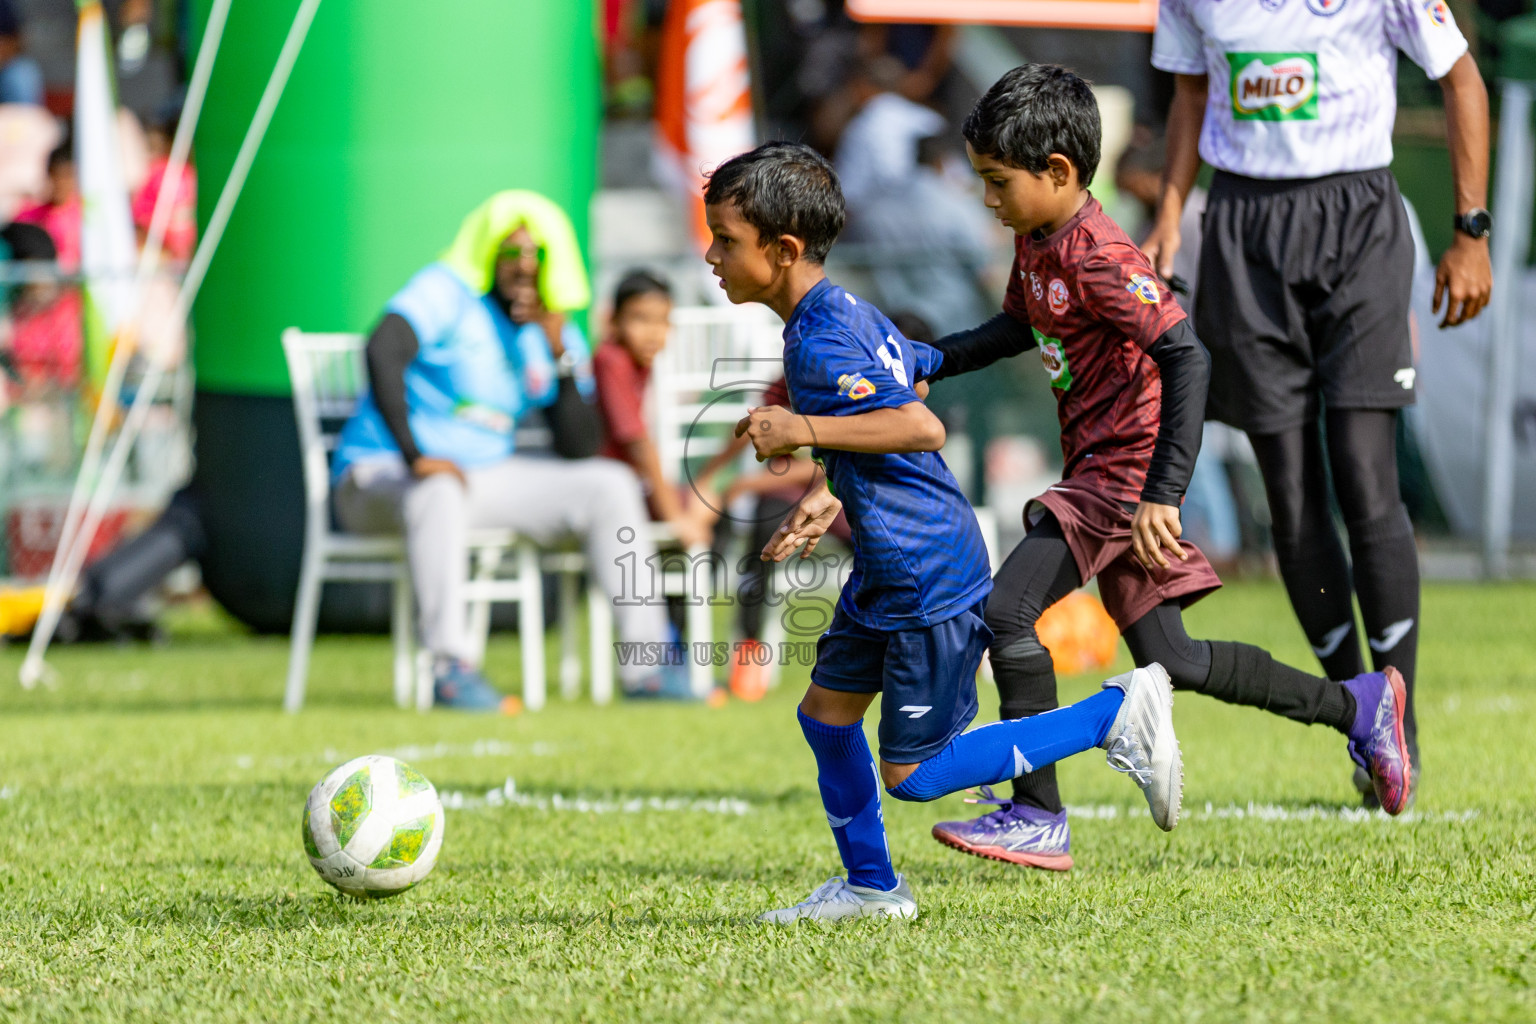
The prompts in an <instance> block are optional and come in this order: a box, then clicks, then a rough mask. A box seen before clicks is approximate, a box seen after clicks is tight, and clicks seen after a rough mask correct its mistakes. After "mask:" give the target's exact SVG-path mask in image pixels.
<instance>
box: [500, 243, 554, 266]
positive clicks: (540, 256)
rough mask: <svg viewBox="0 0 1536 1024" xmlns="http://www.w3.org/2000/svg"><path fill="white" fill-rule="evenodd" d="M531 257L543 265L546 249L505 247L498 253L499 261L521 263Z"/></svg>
mask: <svg viewBox="0 0 1536 1024" xmlns="http://www.w3.org/2000/svg"><path fill="white" fill-rule="evenodd" d="M530 256H532V257H533V258H534V259H536V260H538V261H539V262H540V263H543V262H544V247H543V246H542V245H539V246H531V245H504V246H502V247H501V248H500V249H498V250H497V252H496V258H497V259H498V260H517V261H519V262H521V261H522V260H525V259H527V258H528V257H530Z"/></svg>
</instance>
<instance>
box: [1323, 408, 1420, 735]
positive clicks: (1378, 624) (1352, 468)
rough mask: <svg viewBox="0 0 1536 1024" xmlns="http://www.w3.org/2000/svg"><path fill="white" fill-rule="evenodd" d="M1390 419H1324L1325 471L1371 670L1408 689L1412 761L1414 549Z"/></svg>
mask: <svg viewBox="0 0 1536 1024" xmlns="http://www.w3.org/2000/svg"><path fill="white" fill-rule="evenodd" d="M1397 417H1398V413H1397V410H1395V409H1337V410H1334V411H1331V412H1329V413H1328V416H1327V420H1328V465H1329V467H1330V468H1331V469H1332V471H1333V489H1334V493H1335V494H1336V495H1337V496H1338V499H1339V508H1340V509H1341V510H1342V511H1343V513H1344V528H1345V531H1346V532H1347V533H1348V534H1349V553H1350V557H1351V560H1352V561H1353V563H1354V572H1353V576H1354V583H1355V595H1356V596H1357V597H1358V598H1359V599H1360V617H1361V619H1362V620H1364V622H1365V633H1366V641H1367V643H1368V644H1369V646H1370V649H1371V666H1372V667H1373V668H1374V669H1375V670H1376V671H1378V672H1379V671H1381V670H1382V669H1383V668H1385V667H1387V666H1388V665H1391V666H1393V667H1394V668H1396V669H1397V670H1398V671H1399V672H1401V673H1402V674H1403V682H1404V683H1405V684H1406V686H1407V688H1408V706H1407V709H1406V712H1405V714H1404V716H1403V728H1404V731H1405V732H1406V733H1407V735H1408V742H1409V745H1410V746H1411V747H1412V749H1413V750H1414V752H1415V754H1417V751H1418V719H1417V716H1416V715H1415V713H1414V699H1413V696H1414V680H1415V675H1416V673H1417V670H1418V656H1419V550H1418V546H1417V545H1416V544H1415V543H1414V540H1413V524H1412V523H1411V522H1409V519H1408V509H1407V507H1406V506H1405V505H1404V504H1403V500H1402V492H1401V490H1400V488H1399V484H1398V476H1397ZM1415 761H1417V757H1415Z"/></svg>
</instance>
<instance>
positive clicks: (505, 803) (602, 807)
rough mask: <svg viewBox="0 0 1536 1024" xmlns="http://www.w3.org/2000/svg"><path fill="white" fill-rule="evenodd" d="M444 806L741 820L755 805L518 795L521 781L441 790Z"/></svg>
mask: <svg viewBox="0 0 1536 1024" xmlns="http://www.w3.org/2000/svg"><path fill="white" fill-rule="evenodd" d="M437 795H438V797H439V798H441V799H442V801H443V806H444V807H446V808H449V809H451V810H455V811H467V810H478V809H481V808H489V807H522V808H527V809H529V810H535V811H557V812H567V811H569V812H575V813H577V814H648V813H651V812H670V813H676V812H680V811H681V812H693V813H696V814H730V815H735V816H737V817H740V816H741V815H744V814H749V813H751V811H752V805H751V804H750V803H748V802H747V801H745V800H742V799H739V798H737V797H729V796H728V797H719V798H710V797H687V796H668V797H661V796H640V795H635V796H624V795H619V796H612V797H605V798H601V799H591V798H588V797H580V796H565V795H564V794H561V793H550V794H547V795H546V794H542V793H539V794H535V793H522V792H519V791H518V788H517V780H516V779H513V778H511V777H510V776H509V777H508V778H507V781H506V782H504V783H502V784H501V785H500V786H498V787H497V788H495V789H489V790H486V791H485V792H484V793H464V792H460V791H459V790H454V789H450V790H439V791H438V794H437Z"/></svg>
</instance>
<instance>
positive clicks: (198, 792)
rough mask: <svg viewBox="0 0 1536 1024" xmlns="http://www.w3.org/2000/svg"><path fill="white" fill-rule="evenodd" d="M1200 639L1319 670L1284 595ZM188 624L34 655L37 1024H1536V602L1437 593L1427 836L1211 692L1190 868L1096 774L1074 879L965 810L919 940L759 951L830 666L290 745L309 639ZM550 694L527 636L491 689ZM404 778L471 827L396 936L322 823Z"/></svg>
mask: <svg viewBox="0 0 1536 1024" xmlns="http://www.w3.org/2000/svg"><path fill="white" fill-rule="evenodd" d="M1190 620H1191V632H1192V633H1194V634H1195V635H1205V636H1211V637H1225V638H1239V637H1241V638H1245V639H1251V640H1254V641H1256V642H1259V643H1263V644H1265V645H1267V646H1270V647H1271V648H1272V649H1273V650H1274V651H1275V653H1276V654H1277V655H1278V656H1280V657H1283V658H1286V659H1288V660H1290V661H1292V662H1293V663H1295V664H1303V665H1305V664H1309V661H1308V658H1309V655H1308V653H1307V651H1306V648H1305V647H1304V645H1303V642H1302V640H1301V638H1300V634H1299V631H1298V630H1297V628H1296V627H1295V625H1294V622H1293V620H1292V618H1291V615H1290V612H1289V610H1288V607H1287V606H1286V604H1285V600H1284V596H1283V594H1282V592H1281V590H1280V589H1279V588H1278V587H1277V586H1274V585H1257V584H1247V585H1240V586H1234V587H1230V588H1228V590H1227V591H1225V592H1224V593H1223V594H1221V595H1219V596H1218V597H1216V598H1214V599H1212V600H1210V601H1207V602H1205V603H1204V604H1203V605H1201V606H1199V607H1197V608H1196V609H1195V610H1194V611H1193V612H1192V613H1191V615H1190ZM172 621H173V625H174V627H175V628H174V639H173V641H172V643H171V644H170V645H169V646H167V647H165V648H163V649H156V650H149V649H110V648H91V649H87V648H76V649H63V650H59V651H57V652H55V653H54V654H53V656H52V663H53V664H54V666H55V667H56V668H57V669H58V670H59V673H60V676H61V681H60V684H59V686H58V687H57V688H56V689H54V690H52V691H48V692H41V691H40V692H35V693H24V692H21V691H20V690H19V689H17V688H16V687H15V685H14V679H15V672H16V668H17V665H18V663H19V661H20V655H21V652H20V649H19V648H15V647H12V648H8V649H5V650H3V651H0V834H3V836H4V840H3V842H0V1020H4V1021H7V1022H11V1021H33V1020H65V1021H96V1020H141V1021H165V1020H209V1021H251V1020H273V1021H299V1020H324V1021H382V1020H402V1021H437V1020H462V1021H487V1020H523V1019H526V1020H593V1021H606V1020H681V1021H688V1022H691V1024H699V1022H705V1021H715V1020H752V1021H788V1020H807V1021H812V1020H813V1021H827V1020H858V1021H862V1020H914V1021H915V1020H937V1019H951V1020H960V1019H964V1020H975V1021H991V1020H997V1021H1002V1020H1008V1021H1051V1020H1092V1021H1183V1020H1212V1021H1216V1020H1322V1019H1337V1020H1350V1021H1411V1020H1456V1021H1479V1022H1481V1021H1495V1020H1511V1021H1514V1020H1522V1021H1529V1020H1532V1019H1536V994H1533V992H1532V985H1533V984H1536V920H1533V914H1536V880H1533V875H1536V857H1533V852H1532V851H1533V848H1536V806H1533V804H1536V757H1533V756H1532V751H1531V747H1530V746H1528V743H1530V738H1531V736H1532V735H1533V733H1536V729H1533V726H1536V705H1533V701H1536V692H1533V688H1532V681H1533V678H1536V672H1533V670H1532V658H1533V654H1536V652H1533V649H1532V639H1533V637H1536V587H1531V586H1506V587H1457V586H1433V587H1430V588H1429V589H1428V590H1427V592H1426V594H1425V607H1424V622H1425V639H1424V644H1423V647H1424V650H1423V664H1422V668H1421V673H1420V676H1421V679H1422V684H1421V691H1420V698H1419V700H1420V703H1419V707H1420V709H1421V719H1422V721H1423V741H1424V746H1425V751H1426V755H1427V756H1426V761H1427V765H1426V768H1427V771H1426V778H1425V787H1424V789H1423V792H1422V796H1421V798H1420V799H1419V801H1418V804H1417V807H1416V809H1415V810H1414V811H1413V812H1412V813H1411V814H1410V815H1409V816H1408V817H1407V819H1406V820H1395V821H1394V820H1387V819H1384V818H1380V817H1376V816H1368V815H1364V814H1360V813H1357V812H1355V810H1354V809H1355V807H1356V799H1355V798H1354V797H1353V795H1352V791H1351V789H1350V786H1349V771H1348V765H1347V761H1346V758H1345V754H1344V743H1343V740H1342V738H1341V737H1339V736H1337V735H1336V734H1333V733H1332V732H1330V731H1327V730H1324V729H1321V728H1314V729H1304V728H1302V727H1299V726H1296V725H1293V724H1291V723H1288V722H1285V721H1282V720H1279V719H1276V718H1273V717H1270V716H1267V715H1264V714H1262V713H1259V712H1256V711H1251V710H1246V709H1236V708H1229V707H1225V706H1222V705H1218V704H1216V703H1215V702H1213V701H1210V700H1208V699H1206V698H1202V697H1198V696H1185V697H1182V698H1181V699H1180V700H1179V702H1178V705H1177V707H1176V709H1175V714H1176V721H1177V723H1178V727H1179V735H1180V738H1181V740H1182V742H1183V747H1184V756H1185V766H1186V778H1187V787H1186V791H1185V813H1186V817H1185V821H1184V822H1183V824H1181V825H1180V827H1179V829H1178V830H1177V831H1176V832H1175V833H1173V834H1172V835H1168V836H1165V835H1163V834H1162V833H1160V832H1158V831H1157V830H1156V828H1155V827H1153V825H1152V824H1151V822H1150V820H1149V819H1148V818H1147V817H1146V816H1145V811H1144V808H1145V805H1144V803H1143V802H1142V800H1141V797H1140V795H1139V794H1138V793H1137V791H1136V790H1135V789H1134V787H1133V786H1132V785H1131V784H1130V783H1129V782H1127V781H1126V780H1125V779H1124V778H1123V777H1121V776H1119V775H1116V774H1114V773H1112V772H1110V771H1109V770H1108V769H1106V768H1105V767H1104V764H1103V761H1102V758H1101V757H1099V756H1097V755H1085V756H1082V757H1079V758H1076V759H1075V760H1073V761H1071V762H1069V763H1067V764H1065V765H1064V767H1063V774H1062V778H1063V789H1064V792H1065V795H1066V797H1067V800H1068V802H1069V803H1070V804H1071V805H1073V806H1074V807H1076V808H1079V809H1080V813H1078V814H1077V816H1076V817H1075V819H1074V825H1073V828H1074V837H1073V838H1074V851H1073V852H1074V854H1075V856H1076V858H1077V862H1078V867H1077V868H1076V870H1074V871H1073V872H1072V873H1071V874H1070V875H1067V876H1065V877H1063V876H1057V875H1047V874H1044V873H1039V872H1033V873H1031V872H1026V871H1023V870H1021V869H1018V868H1013V867H1010V866H1006V865H1000V864H994V863H991V862H987V861H982V860H978V859H975V858H969V857H964V856H961V855H959V854H955V853H952V852H950V851H948V850H946V849H945V848H943V847H941V846H939V845H938V844H937V843H935V842H933V840H932V839H930V838H929V837H928V826H929V825H930V824H931V823H932V821H934V820H936V819H938V818H949V817H959V816H961V815H962V814H964V813H965V812H966V810H967V808H966V807H965V805H963V804H962V803H961V802H960V800H959V798H948V799H945V800H941V801H938V802H936V803H934V804H931V805H926V806H921V805H918V806H914V805H908V804H902V803H899V802H896V801H888V802H887V805H886V806H887V811H886V813H887V818H888V822H889V825H890V831H891V846H892V850H893V852H894V854H895V857H896V860H897V866H898V868H899V869H901V870H904V871H905V872H906V873H907V874H908V877H909V878H910V879H911V881H912V883H913V887H914V889H915V891H916V893H917V896H918V898H919V901H920V902H921V904H922V916H921V917H920V918H919V919H918V920H917V921H915V922H912V923H908V924H894V923H883V922H874V921H870V922H862V923H860V925H858V926H857V927H850V928H844V929H842V930H836V931H826V930H820V929H818V928H815V927H804V928H801V929H800V930H790V931H769V930H764V929H763V928H762V927H760V926H757V925H754V924H753V923H752V919H753V916H754V914H756V913H757V912H759V911H761V910H763V909H766V908H768V907H770V906H776V905H781V904H783V903H785V902H786V901H789V902H793V901H795V900H798V899H800V898H801V897H803V896H804V895H805V893H806V892H808V891H809V890H810V889H811V888H812V887H813V886H815V885H817V884H818V883H820V882H822V881H823V880H824V879H826V878H827V877H828V876H829V875H831V874H834V873H837V871H838V869H837V863H836V851H835V848H834V846H833V844H832V840H831V837H830V835H829V834H828V831H827V828H826V825H825V823H824V819H823V816H822V812H821V809H820V803H819V800H818V798H817V795H816V788H815V782H814V765H813V762H812V759H811V756H810V753H809V752H808V751H807V750H806V748H805V746H804V744H803V741H802V740H801V738H800V735H799V730H798V729H797V727H796V725H795V721H794V714H793V706H794V702H795V700H796V698H797V697H798V690H799V688H800V686H801V685H802V684H803V678H804V671H803V670H799V672H798V673H797V674H791V676H790V678H789V679H787V680H786V683H785V685H784V686H782V687H781V688H780V689H778V690H777V691H775V692H774V693H773V694H772V695H771V696H770V697H769V699H768V700H767V701H765V702H764V703H762V704H759V705H742V704H733V705H731V706H729V707H727V708H725V709H724V710H718V711H710V710H707V709H703V708H693V707H688V708H679V707H656V706H633V705H631V706H624V705H615V706H612V707H608V708H595V707H592V706H590V705H589V704H587V703H585V702H582V703H577V704H564V703H562V702H560V701H559V700H558V699H557V700H555V701H554V702H553V703H552V704H551V705H550V707H549V708H548V709H547V710H545V711H543V712H542V713H539V714H536V715H533V714H530V715H524V716H522V717H520V718H516V719H487V718H477V717H468V716H464V715H455V714H448V713H435V714H431V715H427V716H419V715H416V714H413V713H408V712H401V711H397V710H395V709H394V708H393V707H392V706H391V705H390V703H389V693H388V691H389V675H388V672H389V668H388V647H387V641H386V640H385V639H383V638H378V639H372V638H335V639H330V638H326V639H322V640H321V642H320V644H319V645H318V647H317V650H316V654H315V659H314V666H313V672H312V681H311V700H310V705H309V707H308V709H307V710H306V711H305V712H304V713H303V714H301V715H299V716H297V717H286V716H284V715H283V714H282V713H281V712H280V711H279V710H278V709H277V705H278V701H279V697H280V690H281V680H282V675H283V668H284V664H285V659H286V654H287V647H286V643H285V642H284V641H283V640H282V639H280V638H275V639H274V638H252V637H249V636H247V635H245V634H244V633H243V632H241V631H240V630H239V629H238V628H236V627H233V626H230V625H228V624H226V623H225V622H223V621H222V620H221V619H219V618H217V617H216V616H215V615H213V614H212V613H211V612H209V611H207V610H204V611H201V612H191V613H188V612H183V613H179V614H178V615H177V616H176V617H174V618H173V620H172ZM516 664H517V655H516V646H515V642H514V641H511V640H501V639H498V640H494V641H493V645H492V651H491V654H490V660H489V665H488V670H489V672H490V673H491V674H492V676H493V678H499V679H503V680H509V679H513V678H515V666H516ZM1096 685H1097V681H1096V680H1095V679H1089V678H1077V679H1072V680H1068V681H1066V682H1065V683H1064V686H1063V690H1064V694H1063V696H1064V698H1067V699H1071V698H1075V697H1077V696H1081V695H1084V694H1086V693H1087V692H1089V690H1090V688H1092V687H1095V686H1096ZM985 689H986V688H984V691H985ZM983 707H984V711H983V716H982V719H981V720H983V721H986V720H990V718H991V717H993V715H994V714H995V695H993V694H985V692H984V697H983ZM367 752H386V753H393V754H395V755H396V756H400V757H404V758H406V759H408V760H410V761H411V762H413V763H414V764H416V765H417V766H418V767H419V768H421V769H422V770H423V771H425V772H426V774H427V775H428V776H429V777H430V778H431V779H432V780H433V781H434V782H435V783H436V784H437V786H438V788H439V789H440V790H441V791H443V792H444V793H445V794H447V795H448V797H449V801H450V806H451V807H453V809H450V810H449V812H448V825H447V831H446V842H445V845H444V847H443V853H442V858H441V860H440V862H439V865H438V868H437V871H436V872H435V874H434V875H433V876H432V877H431V878H430V879H428V881H427V882H426V883H425V884H423V885H422V886H421V887H419V888H418V889H416V890H414V891H412V892H409V893H407V894H405V895H404V896H401V897H399V898H397V899H394V900H392V901H387V902H380V903H368V904H363V903H356V902H352V901H349V900H346V899H344V898H341V897H339V896H337V895H335V894H333V893H332V892H331V891H330V890H329V889H328V888H327V887H326V886H325V885H323V884H322V883H321V881H320V880H319V878H318V877H317V876H316V875H315V874H314V872H313V871H312V870H311V869H310V867H309V865H308V863H307V861H306V860H305V857H304V853H303V849H302V848H301V845H300V840H299V821H300V812H301V810H302V807H303V801H304V797H305V794H306V793H307V791H308V789H309V787H310V786H311V785H312V784H313V783H314V782H315V781H316V780H317V779H319V778H320V777H321V776H322V775H323V774H324V773H325V772H326V771H327V770H328V769H329V768H330V767H331V766H333V765H334V764H336V763H338V762H340V761H341V760H343V759H345V758H347V757H351V756H353V755H356V754H360V753H367ZM488 794H494V795H488ZM509 794H510V795H509ZM454 805H457V806H454ZM1138 812H1140V813H1138Z"/></svg>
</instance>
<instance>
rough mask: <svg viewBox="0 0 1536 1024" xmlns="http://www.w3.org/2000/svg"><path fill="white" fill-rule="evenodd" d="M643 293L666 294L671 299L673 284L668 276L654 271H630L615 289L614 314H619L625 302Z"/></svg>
mask: <svg viewBox="0 0 1536 1024" xmlns="http://www.w3.org/2000/svg"><path fill="white" fill-rule="evenodd" d="M642 295H665V296H666V297H667V298H669V299H670V298H671V297H672V286H671V285H670V284H668V283H667V279H666V278H664V277H662V276H661V275H660V274H657V273H654V272H652V271H649V270H631V271H628V272H627V273H626V274H625V275H624V276H623V277H622V278H621V279H620V280H619V286H618V287H617V288H615V289H614V290H613V315H614V316H618V315H619V310H621V309H623V308H624V303H626V302H628V301H629V300H630V299H636V298H639V297H640V296H642Z"/></svg>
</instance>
